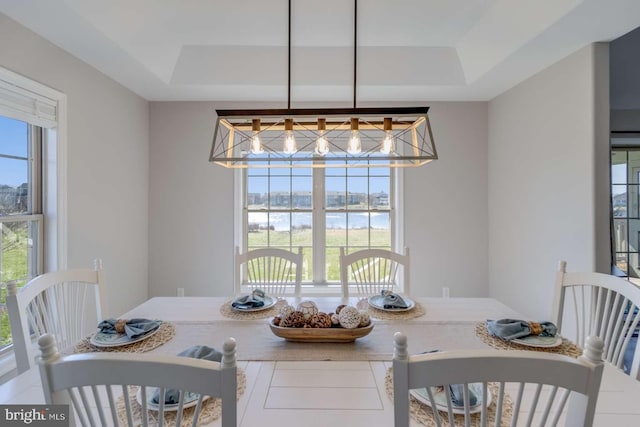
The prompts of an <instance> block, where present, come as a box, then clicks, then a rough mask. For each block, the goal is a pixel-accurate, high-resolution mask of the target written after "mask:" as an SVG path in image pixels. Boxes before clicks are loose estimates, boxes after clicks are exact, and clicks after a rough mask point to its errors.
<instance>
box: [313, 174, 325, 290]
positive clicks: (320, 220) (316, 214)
mask: <svg viewBox="0 0 640 427" xmlns="http://www.w3.org/2000/svg"><path fill="white" fill-rule="evenodd" d="M324 172H325V171H324V168H313V191H312V193H313V201H312V209H313V211H312V214H311V222H312V224H311V229H312V230H313V234H312V245H313V251H312V252H313V283H314V284H324V283H326V277H327V271H326V270H327V268H326V256H325V255H326V254H325V247H326V241H325V240H326V233H325V226H326V215H325V185H324V175H325V174H324Z"/></svg>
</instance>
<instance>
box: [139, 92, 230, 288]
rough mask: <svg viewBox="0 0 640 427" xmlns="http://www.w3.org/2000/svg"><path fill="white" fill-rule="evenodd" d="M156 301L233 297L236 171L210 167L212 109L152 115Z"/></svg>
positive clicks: (174, 107)
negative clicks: (179, 291)
mask: <svg viewBox="0 0 640 427" xmlns="http://www.w3.org/2000/svg"><path fill="white" fill-rule="evenodd" d="M149 114H150V120H149V129H150V130H149V137H150V147H149V148H150V151H149V159H150V165H149V167H150V188H149V237H150V239H149V283H150V285H149V290H150V293H151V296H158V295H164V296H169V295H170V296H173V295H176V288H178V287H180V288H185V295H187V296H203V295H207V296H211V295H213V296H224V295H227V296H230V295H232V294H233V251H234V249H233V248H234V246H233V215H234V211H233V171H231V170H230V169H225V168H222V167H220V166H216V165H213V164H210V163H209V152H210V150H211V141H212V138H213V130H214V125H215V117H216V114H215V108H214V105H213V104H211V103H206V102H166V103H163V102H152V103H151V104H150V109H149Z"/></svg>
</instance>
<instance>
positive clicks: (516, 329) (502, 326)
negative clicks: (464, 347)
mask: <svg viewBox="0 0 640 427" xmlns="http://www.w3.org/2000/svg"><path fill="white" fill-rule="evenodd" d="M487 330H488V331H489V333H490V334H491V335H494V336H496V337H498V338H502V339H503V340H507V341H509V340H513V339H516V338H523V337H528V336H529V335H540V336H541V337H555V336H556V332H558V328H557V327H556V325H554V324H553V323H551V322H540V323H538V322H527V321H526V320H517V319H500V320H487Z"/></svg>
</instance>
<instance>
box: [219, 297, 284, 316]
mask: <svg viewBox="0 0 640 427" xmlns="http://www.w3.org/2000/svg"><path fill="white" fill-rule="evenodd" d="M232 302H233V300H229V301H227V302H225V303H224V304H222V306H220V314H222V315H223V316H224V317H227V318H229V319H234V320H255V319H266V318H268V317H274V316H277V315H278V314H280V309H281V308H282V306H284V305H287V301H286V300H279V301H278V302H277V303H275V305H274V306H273V307H270V308H267V309H266V310H260V311H238V310H234V309H233V308H232V307H231V303H232Z"/></svg>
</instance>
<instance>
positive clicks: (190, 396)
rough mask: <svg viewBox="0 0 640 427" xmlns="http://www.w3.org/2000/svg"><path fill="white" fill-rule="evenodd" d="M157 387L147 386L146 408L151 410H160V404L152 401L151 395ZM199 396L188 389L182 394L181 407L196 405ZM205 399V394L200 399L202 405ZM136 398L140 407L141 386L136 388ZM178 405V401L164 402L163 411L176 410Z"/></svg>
mask: <svg viewBox="0 0 640 427" xmlns="http://www.w3.org/2000/svg"><path fill="white" fill-rule="evenodd" d="M157 389H158V388H157V387H147V409H150V410H152V411H158V410H160V405H159V404H157V403H154V402H153V395H154V394H155V392H156V390H157ZM199 396H200V395H199V394H197V393H191V392H190V391H188V392H187V393H186V394H185V396H184V404H183V405H182V409H183V410H184V409H187V408H191V407H193V406H196V405H197V404H198V397H199ZM207 399H209V396H205V397H204V398H203V399H202V404H203V405H204V402H206V401H207ZM136 400H137V401H138V404H139V405H140V406H141V407H142V387H140V388H138V392H137V393H136ZM179 406H180V405H179V404H178V403H174V404H171V405H169V404H166V403H165V405H164V412H171V411H177V410H178V407H179Z"/></svg>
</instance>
